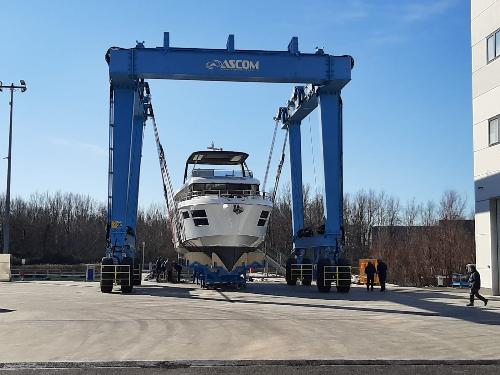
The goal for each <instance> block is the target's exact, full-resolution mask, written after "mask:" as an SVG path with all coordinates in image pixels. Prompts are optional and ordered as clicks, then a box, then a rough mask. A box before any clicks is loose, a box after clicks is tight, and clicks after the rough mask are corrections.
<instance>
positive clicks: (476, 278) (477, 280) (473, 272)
mask: <svg viewBox="0 0 500 375" xmlns="http://www.w3.org/2000/svg"><path fill="white" fill-rule="evenodd" d="M468 268H469V283H470V302H469V303H468V304H467V305H466V306H474V297H477V298H478V299H480V300H481V301H483V302H484V306H486V305H487V304H488V300H487V299H486V298H484V297H483V296H482V295H480V294H479V289H481V275H479V272H477V269H476V266H475V265H473V264H470V265H468Z"/></svg>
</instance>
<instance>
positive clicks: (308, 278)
mask: <svg viewBox="0 0 500 375" xmlns="http://www.w3.org/2000/svg"><path fill="white" fill-rule="evenodd" d="M302 263H303V264H311V259H309V258H304V259H302ZM311 283H312V273H311V275H308V276H304V277H303V278H302V285H304V286H311Z"/></svg>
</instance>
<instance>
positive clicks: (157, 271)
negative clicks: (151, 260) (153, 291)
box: [155, 257, 163, 283]
mask: <svg viewBox="0 0 500 375" xmlns="http://www.w3.org/2000/svg"><path fill="white" fill-rule="evenodd" d="M162 263H163V260H162V259H161V257H158V259H156V267H155V276H156V282H157V283H159V282H160V272H161V265H162Z"/></svg>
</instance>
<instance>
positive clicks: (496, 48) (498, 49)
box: [486, 30, 500, 62]
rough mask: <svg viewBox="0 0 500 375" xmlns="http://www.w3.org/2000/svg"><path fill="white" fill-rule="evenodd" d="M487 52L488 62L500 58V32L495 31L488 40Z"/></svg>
mask: <svg viewBox="0 0 500 375" xmlns="http://www.w3.org/2000/svg"><path fill="white" fill-rule="evenodd" d="M486 50H487V59H488V62H491V61H493V60H495V59H496V58H497V57H498V56H500V30H497V31H495V32H494V33H493V34H491V35H490V36H489V37H488V38H487V39H486Z"/></svg>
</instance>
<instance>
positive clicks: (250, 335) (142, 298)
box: [0, 281, 500, 362]
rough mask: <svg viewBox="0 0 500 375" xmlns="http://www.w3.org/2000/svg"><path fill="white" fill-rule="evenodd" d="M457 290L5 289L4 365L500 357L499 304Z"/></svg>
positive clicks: (24, 285)
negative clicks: (472, 302)
mask: <svg viewBox="0 0 500 375" xmlns="http://www.w3.org/2000/svg"><path fill="white" fill-rule="evenodd" d="M467 297H468V296H467V294H465V293H464V291H455V290H449V289H442V290H438V289H417V288H391V289H390V290H389V291H388V292H386V293H380V292H378V291H376V292H373V293H367V292H366V291H365V289H364V288H362V287H355V288H353V289H352V291H351V293H349V294H347V295H342V294H336V293H335V292H332V293H330V294H326V295H325V294H318V293H317V292H316V288H315V287H314V286H313V287H302V286H296V287H288V286H286V285H284V284H283V283H264V282H254V283H250V284H249V285H248V288H247V289H246V290H245V291H221V292H220V291H216V290H202V289H199V288H198V287H196V286H193V285H191V284H182V285H167V284H163V285H160V286H157V285H155V284H154V283H151V284H146V285H143V286H141V287H138V288H137V289H135V292H134V294H132V295H122V294H121V293H119V292H118V291H117V292H115V293H113V294H111V295H106V294H101V293H100V291H99V285H98V284H97V283H84V282H55V281H54V282H49V281H46V282H43V281H42V282H15V283H1V284H0V337H1V340H2V342H1V350H0V362H39V361H42V362H46V361H124V360H126V361H145V360H146V361H165V360H176V361H177V360H254V359H258V360H261V359H269V360H274V359H280V360H294V359H308V360H311V359H319V360H331V359H334V360H349V359H351V360H363V359H388V360H399V359H404V360H407V359H411V360H428V359H436V360H448V359H462V360H464V359H465V360H467V359H500V345H499V339H498V338H499V337H500V299H499V298H498V297H492V298H491V300H490V303H489V304H488V306H487V307H486V308H485V307H483V306H482V303H478V304H477V307H475V308H466V307H465V303H466V302H467Z"/></svg>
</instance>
